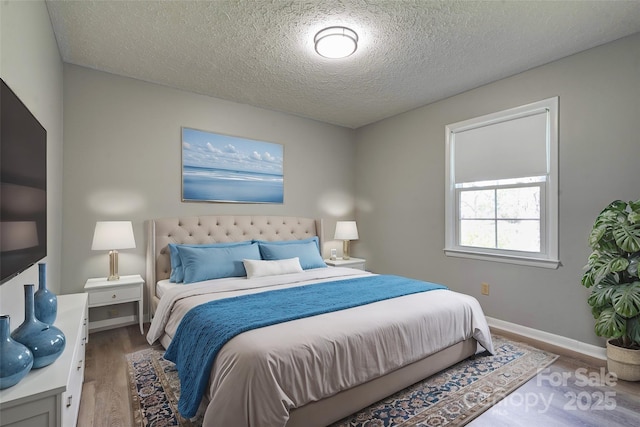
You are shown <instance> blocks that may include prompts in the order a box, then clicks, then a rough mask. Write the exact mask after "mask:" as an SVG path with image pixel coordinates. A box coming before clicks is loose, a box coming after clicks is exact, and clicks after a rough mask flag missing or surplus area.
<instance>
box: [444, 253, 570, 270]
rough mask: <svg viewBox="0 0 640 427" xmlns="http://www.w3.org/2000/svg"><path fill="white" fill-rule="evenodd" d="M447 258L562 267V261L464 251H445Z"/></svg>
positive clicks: (552, 267)
mask: <svg viewBox="0 0 640 427" xmlns="http://www.w3.org/2000/svg"><path fill="white" fill-rule="evenodd" d="M444 253H445V255H446V256H452V257H457V258H470V259H479V260H483V261H493V262H504V263H507V264H519V265H526V266H530V267H541V268H550V269H556V268H558V267H559V266H560V260H556V259H547V258H530V257H522V256H514V255H503V254H490V253H486V252H474V251H469V250H462V249H446V248H445V249H444Z"/></svg>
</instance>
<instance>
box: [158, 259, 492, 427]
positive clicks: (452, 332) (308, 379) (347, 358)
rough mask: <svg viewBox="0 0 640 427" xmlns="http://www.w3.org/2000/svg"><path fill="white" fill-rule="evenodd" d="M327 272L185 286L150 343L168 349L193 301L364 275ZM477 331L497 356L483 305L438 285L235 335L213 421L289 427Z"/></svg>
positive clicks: (219, 373) (211, 411) (212, 394)
mask: <svg viewBox="0 0 640 427" xmlns="http://www.w3.org/2000/svg"><path fill="white" fill-rule="evenodd" d="M368 274H371V273H366V272H363V271H361V270H354V269H349V268H322V269H314V270H307V271H305V272H303V273H296V274H287V275H282V276H270V277H260V278H254V279H250V280H248V279H246V278H232V279H218V280H212V281H207V282H201V283H197V284H191V285H186V286H180V287H177V288H174V289H171V290H170V291H168V292H167V293H166V294H165V295H164V296H163V297H162V299H161V300H160V303H159V305H158V308H157V310H156V313H155V316H154V318H153V321H152V323H151V328H150V330H149V333H148V335H147V341H149V343H150V344H153V343H154V342H155V341H156V340H158V339H162V342H163V344H165V345H167V344H168V342H170V339H171V337H173V335H174V333H175V331H176V329H177V327H178V324H179V322H180V319H181V318H182V316H183V315H184V314H185V313H186V312H187V311H188V310H189V309H191V308H192V307H194V306H196V305H199V304H202V303H204V302H207V301H211V300H214V299H220V298H228V297H231V296H236V295H241V294H246V293H255V292H262V291H265V290H272V289H281V288H284V287H292V286H300V285H309V284H313V283H318V282H321V281H327V280H339V279H340V278H350V277H355V276H364V275H368ZM471 337H474V338H475V339H476V340H477V341H478V342H479V343H480V344H481V345H482V346H483V347H484V348H485V349H487V350H489V351H490V352H493V344H492V342H491V334H490V332H489V327H488V326H487V322H486V320H485V317H484V314H483V312H482V309H481V307H480V304H479V303H478V301H477V300H476V299H475V298H473V297H471V296H468V295H464V294H460V293H457V292H453V291H449V290H434V291H429V292H424V293H418V294H412V295H407V296H404V297H399V298H393V299H389V300H385V301H379V302H376V303H373V304H368V305H364V306H360V307H355V308H351V309H348V310H342V311H337V312H333V313H327V314H323V315H319V316H314V317H308V318H304V319H298V320H295V321H291V322H286V323H280V324H277V325H273V326H269V327H265V328H260V329H255V330H252V331H248V332H245V333H242V334H240V335H238V336H236V337H235V338H233V339H232V340H230V341H229V342H228V343H227V344H226V345H225V346H224V347H222V349H221V350H220V352H219V353H218V355H217V357H216V359H215V362H214V366H213V369H212V372H211V378H210V386H209V390H208V395H207V397H208V399H209V403H208V405H207V408H206V413H205V419H204V426H207V427H208V426H237V427H243V426H246V427H263V426H264V427H276V426H284V425H285V424H286V423H287V420H288V418H289V411H290V410H291V409H293V408H297V407H300V406H303V405H305V404H307V403H309V402H312V401H316V400H320V399H322V398H325V397H328V396H331V395H334V394H336V393H337V392H339V391H341V390H345V389H348V388H351V387H354V386H356V385H358V384H362V383H364V382H367V381H369V380H371V379H373V378H376V377H379V376H381V375H384V374H387V373H389V372H391V371H394V370H396V369H398V368H400V367H402V366H404V365H407V364H409V363H412V362H415V361H417V360H419V359H422V358H424V357H426V356H428V355H430V354H433V353H436V352H438V351H440V350H443V349H444V348H447V347H449V346H451V345H454V344H456V343H458V342H460V341H463V340H465V339H468V338H471Z"/></svg>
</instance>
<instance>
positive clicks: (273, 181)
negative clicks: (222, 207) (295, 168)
mask: <svg viewBox="0 0 640 427" xmlns="http://www.w3.org/2000/svg"><path fill="white" fill-rule="evenodd" d="M283 160H284V147H283V146H282V144H276V143H272V142H264V141H256V140H253V139H246V138H240V137H236V136H229V135H223V134H218V133H212V132H205V131H201V130H197V129H191V128H186V127H183V128H182V200H183V201H185V202H231V203H283V201H284V173H283Z"/></svg>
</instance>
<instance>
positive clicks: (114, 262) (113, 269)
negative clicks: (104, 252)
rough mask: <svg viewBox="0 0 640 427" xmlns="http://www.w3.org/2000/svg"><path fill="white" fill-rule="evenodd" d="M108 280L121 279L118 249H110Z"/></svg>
mask: <svg viewBox="0 0 640 427" xmlns="http://www.w3.org/2000/svg"><path fill="white" fill-rule="evenodd" d="M107 280H108V281H112V280H120V276H118V251H116V250H113V251H109V277H107Z"/></svg>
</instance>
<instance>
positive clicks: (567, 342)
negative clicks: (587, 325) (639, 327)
mask: <svg viewBox="0 0 640 427" xmlns="http://www.w3.org/2000/svg"><path fill="white" fill-rule="evenodd" d="M487 323H488V324H489V326H491V327H494V328H497V329H502V330H503V331H507V332H512V333H514V334H517V335H522V336H524V337H527V338H532V339H535V340H538V341H542V342H545V343H547V344H551V345H555V346H558V347H562V348H566V349H567V350H571V351H575V352H578V353H581V354H584V355H586V356H590V357H595V358H597V359H601V360H607V349H606V348H604V347H598V346H596V345H593V344H587V343H584V342H582V341H578V340H574V339H572V338H567V337H563V336H561V335H556V334H551V333H549V332H544V331H540V330H538V329H533V328H529V327H527V326H522V325H518V324H516V323H511V322H506V321H504V320H500V319H494V318H493V317H488V316H487Z"/></svg>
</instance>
